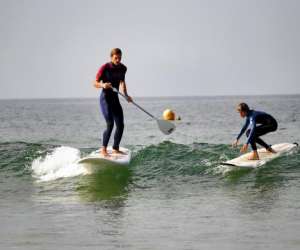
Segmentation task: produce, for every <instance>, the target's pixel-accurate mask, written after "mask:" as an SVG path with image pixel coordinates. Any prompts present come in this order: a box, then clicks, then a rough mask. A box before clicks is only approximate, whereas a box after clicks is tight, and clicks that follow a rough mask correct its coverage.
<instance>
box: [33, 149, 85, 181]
mask: <svg viewBox="0 0 300 250" xmlns="http://www.w3.org/2000/svg"><path fill="white" fill-rule="evenodd" d="M79 159H80V151H79V150H78V149H76V148H72V147H66V146H61V147H58V148H56V149H54V151H53V152H51V153H49V154H47V155H46V156H45V157H39V158H37V159H35V160H34V161H33V162H32V164H31V169H32V170H33V176H34V177H36V178H37V179H38V180H39V181H52V180H56V179H59V178H64V177H73V176H78V175H83V174H87V171H86V169H85V168H84V167H83V166H81V165H79V164H77V163H76V162H77V161H78V160H79Z"/></svg>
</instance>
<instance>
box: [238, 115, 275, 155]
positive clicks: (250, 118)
mask: <svg viewBox="0 0 300 250" xmlns="http://www.w3.org/2000/svg"><path fill="white" fill-rule="evenodd" d="M257 124H259V125H258V126H256V125H257ZM248 127H249V129H248V130H247V132H246V135H247V137H248V140H247V144H250V145H251V147H252V149H253V150H257V147H256V143H258V144H260V145H261V146H263V147H265V148H266V149H269V148H270V147H271V146H270V145H268V144H267V143H265V142H264V141H263V140H262V139H261V138H259V137H260V136H262V135H265V134H267V133H269V132H274V131H276V130H277V121H276V120H275V119H274V117H273V116H271V115H269V114H267V113H265V112H261V111H255V110H250V111H249V112H248V114H247V118H246V122H245V125H244V126H243V128H242V129H241V132H240V133H239V135H238V137H237V140H239V139H240V137H241V136H242V135H243V134H244V132H245V131H246V129H247V128H248Z"/></svg>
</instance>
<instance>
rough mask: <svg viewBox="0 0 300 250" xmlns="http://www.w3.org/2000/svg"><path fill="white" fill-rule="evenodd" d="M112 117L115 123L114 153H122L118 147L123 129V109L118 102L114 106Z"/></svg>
mask: <svg viewBox="0 0 300 250" xmlns="http://www.w3.org/2000/svg"><path fill="white" fill-rule="evenodd" d="M113 118H114V121H115V123H116V132H115V136H114V145H113V149H114V150H115V152H116V153H122V152H120V151H119V147H120V142H121V139H122V136H123V131H124V115H123V109H122V107H121V105H120V104H119V105H118V106H116V107H115V109H114V110H113Z"/></svg>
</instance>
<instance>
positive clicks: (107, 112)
mask: <svg viewBox="0 0 300 250" xmlns="http://www.w3.org/2000/svg"><path fill="white" fill-rule="evenodd" d="M100 107H101V111H102V114H103V117H104V119H105V121H106V130H105V131H104V132H103V140H102V149H101V153H102V154H103V155H104V156H107V155H108V154H107V151H106V148H107V145H108V142H109V139H110V136H111V132H112V130H113V127H114V119H113V115H112V110H111V107H110V105H109V104H108V103H107V101H106V100H105V99H104V98H103V99H102V98H101V99H100Z"/></svg>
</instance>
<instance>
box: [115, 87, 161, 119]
mask: <svg viewBox="0 0 300 250" xmlns="http://www.w3.org/2000/svg"><path fill="white" fill-rule="evenodd" d="M113 91H114V92H116V93H118V94H119V95H121V96H123V97H124V98H125V99H126V100H127V99H128V98H127V96H126V95H124V94H122V93H121V92H120V91H119V90H117V89H116V88H113ZM131 103H132V104H133V105H135V106H136V107H137V108H139V109H140V110H142V111H143V112H144V113H146V114H147V115H149V116H150V117H151V118H153V119H154V120H157V118H156V117H155V116H154V115H152V114H150V113H149V112H148V111H147V110H145V109H144V108H142V107H141V106H140V105H138V104H137V103H136V102H134V101H132V102H131Z"/></svg>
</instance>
